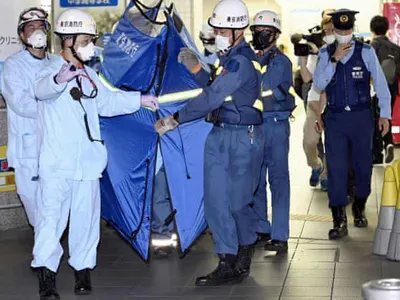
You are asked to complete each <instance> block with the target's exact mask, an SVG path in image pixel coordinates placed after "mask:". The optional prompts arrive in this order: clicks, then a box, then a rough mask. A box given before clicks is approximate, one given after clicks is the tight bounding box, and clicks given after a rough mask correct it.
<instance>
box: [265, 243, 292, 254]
mask: <svg viewBox="0 0 400 300" xmlns="http://www.w3.org/2000/svg"><path fill="white" fill-rule="evenodd" d="M264 249H265V250H266V251H275V252H276V253H277V254H280V253H287V252H288V243H287V242H284V241H278V240H270V241H268V242H267V243H266V244H265V246H264Z"/></svg>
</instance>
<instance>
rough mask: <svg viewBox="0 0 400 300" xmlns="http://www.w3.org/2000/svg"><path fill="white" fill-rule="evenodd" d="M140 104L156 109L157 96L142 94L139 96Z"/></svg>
mask: <svg viewBox="0 0 400 300" xmlns="http://www.w3.org/2000/svg"><path fill="white" fill-rule="evenodd" d="M140 105H141V106H147V107H150V108H152V109H154V110H156V109H158V108H159V106H158V98H157V97H155V96H153V95H142V96H141V97H140Z"/></svg>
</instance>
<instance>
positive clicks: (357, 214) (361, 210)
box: [352, 197, 368, 228]
mask: <svg viewBox="0 0 400 300" xmlns="http://www.w3.org/2000/svg"><path fill="white" fill-rule="evenodd" d="M365 203H366V199H363V198H357V197H356V198H355V199H354V202H353V205H352V211H353V217H354V226H355V227H358V228H365V227H368V220H367V218H366V217H365Z"/></svg>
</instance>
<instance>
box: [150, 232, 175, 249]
mask: <svg viewBox="0 0 400 300" xmlns="http://www.w3.org/2000/svg"><path fill="white" fill-rule="evenodd" d="M151 244H152V246H153V247H177V246H178V237H177V235H176V234H172V235H171V238H169V239H152V240H151Z"/></svg>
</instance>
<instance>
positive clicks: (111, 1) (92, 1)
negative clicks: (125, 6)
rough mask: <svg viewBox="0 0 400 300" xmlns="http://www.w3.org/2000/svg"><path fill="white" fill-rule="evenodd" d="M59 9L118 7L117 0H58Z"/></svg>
mask: <svg viewBox="0 0 400 300" xmlns="http://www.w3.org/2000/svg"><path fill="white" fill-rule="evenodd" d="M60 6H61V7H87V6H118V0H60Z"/></svg>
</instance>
